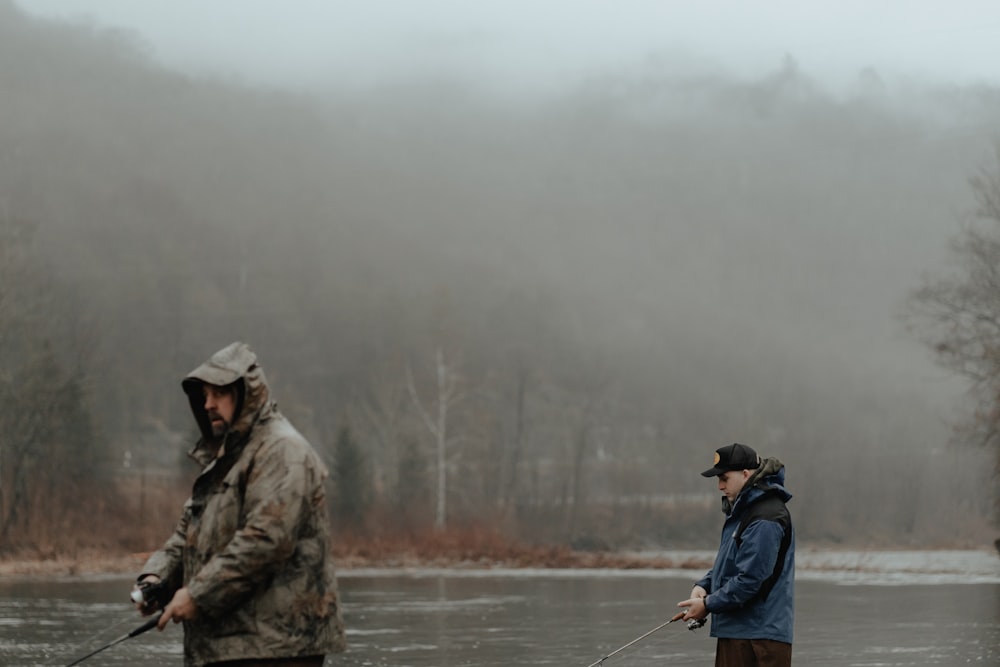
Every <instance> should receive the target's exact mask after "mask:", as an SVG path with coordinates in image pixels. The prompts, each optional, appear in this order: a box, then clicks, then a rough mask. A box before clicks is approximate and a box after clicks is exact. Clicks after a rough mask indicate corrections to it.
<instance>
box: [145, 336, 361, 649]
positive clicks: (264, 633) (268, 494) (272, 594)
mask: <svg viewBox="0 0 1000 667" xmlns="http://www.w3.org/2000/svg"><path fill="white" fill-rule="evenodd" d="M182 386H183V388H184V391H185V393H186V394H187V396H188V400H189V401H190V403H191V410H192V412H193V413H194V417H195V421H196V422H197V424H198V428H199V430H200V432H201V439H200V440H199V441H198V443H197V445H195V448H194V449H193V450H192V451H191V452H190V455H191V457H192V458H194V459H195V460H196V461H197V462H198V463H199V464H200V465H201V466H202V471H201V474H200V475H199V476H198V478H197V480H196V481H195V483H194V490H193V492H192V494H191V498H190V499H189V500H188V501H187V502H186V503H185V505H184V512H183V515H182V516H181V519H180V521H179V522H178V523H177V527H176V528H175V530H174V533H173V535H171V536H170V538H169V539H168V540H167V541H166V544H164V546H163V548H162V549H160V550H159V551H157V552H155V553H154V554H153V555H152V556H151V557H150V558H149V560H148V561H147V562H146V564H145V566H144V567H143V569H142V574H141V575H140V576H139V582H140V583H146V582H157V581H159V582H162V584H164V585H165V589H166V590H167V591H168V594H169V592H173V595H172V598H170V597H168V598H167V599H169V600H170V601H169V603H168V604H166V606H165V608H164V612H163V616H162V617H161V619H160V621H159V628H160V629H161V630H162V629H163V628H164V627H165V626H166V624H167V623H168V622H169V621H171V620H173V621H174V622H175V623H177V622H181V621H183V623H184V664H185V665H187V666H188V667H202V666H204V665H224V664H228V663H229V662H234V664H239V665H240V666H241V667H246V666H249V665H258V664H259V665H283V666H285V667H290V666H293V665H294V666H300V665H301V666H313V665H316V666H319V665H322V664H323V656H324V655H325V654H327V653H336V652H340V651H343V650H344V648H345V641H344V628H343V621H342V620H341V610H340V606H339V602H338V599H337V582H336V578H335V575H334V570H333V564H332V562H331V559H330V554H329V547H330V545H329V534H328V532H329V528H328V522H327V514H326V497H325V492H324V488H323V484H324V480H325V479H326V476H327V471H326V468H325V466H324V465H323V463H322V462H321V461H320V458H319V456H317V454H316V452H315V451H314V450H313V448H312V447H311V446H310V445H309V443H308V442H306V440H305V438H303V437H302V436H301V435H300V434H299V433H298V431H296V430H295V428H294V427H293V426H292V425H291V423H290V422H289V421H288V420H287V419H285V417H284V416H282V414H281V413H280V412H278V409H277V406H276V404H275V403H274V401H272V400H271V398H270V395H269V391H268V386H267V382H266V380H265V379H264V373H263V371H262V370H261V368H260V366H259V365H258V364H257V358H256V356H255V355H254V353H253V352H252V351H251V350H250V348H249V347H248V346H247V345H245V344H243V343H233V344H231V345H229V346H228V347H226V348H224V349H222V350H220V351H219V352H217V353H216V354H215V355H213V356H212V357H211V358H210V359H209V360H208V361H207V362H205V363H204V364H202V365H201V366H199V367H198V368H196V369H195V370H194V371H192V372H191V374H190V375H188V377H186V378H185V379H184V380H183V382H182ZM139 606H140V610H141V611H143V613H147V614H148V613H152V611H153V609H151V608H149V606H148V605H139Z"/></svg>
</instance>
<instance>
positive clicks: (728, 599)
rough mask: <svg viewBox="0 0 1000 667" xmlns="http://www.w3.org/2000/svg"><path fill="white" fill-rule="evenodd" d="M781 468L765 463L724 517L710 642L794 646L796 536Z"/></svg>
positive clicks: (710, 581)
mask: <svg viewBox="0 0 1000 667" xmlns="http://www.w3.org/2000/svg"><path fill="white" fill-rule="evenodd" d="M784 483H785V468H784V465H783V464H782V463H781V462H780V461H778V459H775V458H769V459H764V461H763V462H762V463H761V466H760V468H758V469H757V471H756V472H755V473H754V475H753V476H752V477H751V478H750V479H748V480H747V484H746V486H745V487H744V489H743V491H742V492H740V495H739V496H737V498H736V502H734V503H733V504H732V507H731V508H729V511H728V512H727V513H726V522H725V524H723V526H722V543H721V545H720V546H719V554H718V556H716V558H715V565H714V566H713V567H712V569H711V571H709V572H708V574H706V575H705V576H704V577H703V578H702V579H701V581H699V582H698V583H697V585H698V586H701V587H702V588H704V589H705V590H706V591H708V598H706V606H707V608H708V611H709V613H711V615H712V631H711V635H712V636H713V637H719V638H726V639H773V640H775V641H779V642H786V643H788V644H791V643H792V625H793V621H794V615H795V609H794V587H795V531H794V529H793V527H792V519H791V515H789V513H788V509H787V508H786V507H785V503H787V502H788V501H789V500H790V499H791V497H792V494H790V493H789V492H788V491H787V490H786V489H785V487H784Z"/></svg>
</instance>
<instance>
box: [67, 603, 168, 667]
mask: <svg viewBox="0 0 1000 667" xmlns="http://www.w3.org/2000/svg"><path fill="white" fill-rule="evenodd" d="M160 616H163V612H162V611H161V612H160V613H159V614H157V615H156V616H154V617H152V618H151V619H149V620H148V621H146V622H145V623H143V624H142V625H140V626H139V627H138V628H136V629H135V630H133V631H132V632H130V633H128V634H126V635H122V636H121V637H119V638H118V639H116V640H114V641H113V642H109V643H107V644H105V645H104V646H102V647H101V648H99V649H97V650H96V651H94V652H93V653H88V654H87V655H85V656H83V657H82V658H80V659H78V660H74V661H73V662H71V663H69V664H68V665H66V667H73V665H79V664H80V663H81V662H83V661H84V660H86V659H87V658H93V657H94V656H95V655H97V654H98V653H100V652H101V651H103V650H104V649H108V648H111V647H112V646H114V645H115V644H121V643H122V642H123V641H125V640H126V639H132V637H138V636H139V635H141V634H142V633H144V632H146V631H147V630H152V629H153V628H155V627H156V624H157V623H158V622H159V621H160Z"/></svg>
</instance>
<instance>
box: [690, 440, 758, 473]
mask: <svg viewBox="0 0 1000 667" xmlns="http://www.w3.org/2000/svg"><path fill="white" fill-rule="evenodd" d="M759 465H760V457H759V456H757V452H755V451H754V450H753V447H747V446H746V445H741V444H740V443H738V442H734V443H733V444H731V445H726V446H725V447H719V448H718V449H716V450H715V465H714V466H713V467H711V468H709V469H708V470H706V471H705V472H703V473H701V475H702V477H715V476H717V475H721V474H722V473H724V472H729V471H730V470H756V469H757V467H758V466H759Z"/></svg>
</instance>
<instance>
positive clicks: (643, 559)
mask: <svg viewBox="0 0 1000 667" xmlns="http://www.w3.org/2000/svg"><path fill="white" fill-rule="evenodd" d="M714 555H715V552H714V551H709V550H672V551H668V550H663V551H657V552H621V553H616V552H574V551H568V550H564V549H558V550H540V551H539V550H530V549H529V550H525V551H524V552H523V553H517V554H511V553H510V552H506V553H504V554H498V555H495V556H492V555H489V554H483V553H477V554H475V556H473V557H468V555H467V554H455V553H438V554H433V555H430V554H427V553H422V554H420V555H417V554H415V553H412V552H406V551H404V552H399V553H380V554H379V556H378V557H372V556H370V555H358V554H357V553H343V554H334V565H335V566H336V569H337V571H338V572H344V573H345V574H346V573H350V572H352V571H362V570H369V571H372V570H375V571H377V570H437V571H443V570H451V571H490V570H618V571H621V570H652V571H656V570H685V571H687V570H690V571H698V570H707V569H709V568H711V566H712V560H713V559H714ZM148 556H149V554H148V553H127V554H117V555H107V554H105V553H99V552H85V553H81V554H77V555H75V556H68V555H59V556H49V557H28V556H26V555H23V554H22V555H9V556H5V557H0V579H11V578H18V579H22V578H35V577H77V576H88V577H90V576H125V575H134V574H137V573H138V572H139V569H140V568H141V567H142V565H143V563H144V562H145V561H146V559H147V558H148ZM796 556H797V563H796V565H797V566H798V569H799V570H800V571H801V572H844V573H855V574H861V573H867V574H874V573H880V572H881V573H892V572H904V573H911V574H912V573H915V572H918V571H926V572H929V573H958V572H960V571H962V570H963V569H966V568H967V567H968V565H969V563H968V562H966V561H968V560H969V559H970V558H971V559H974V560H975V561H976V562H977V563H979V565H978V567H977V568H976V569H978V570H979V572H978V573H979V574H987V575H991V576H992V575H996V576H1000V556H998V555H997V553H996V552H995V550H993V549H992V548H989V547H988V546H985V545H984V546H982V547H980V548H957V549H956V548H925V549H914V548H894V547H880V548H864V547H859V548H843V547H817V546H808V545H803V546H800V547H799V549H798V551H797V554H796ZM916 557H919V559H920V562H919V564H918V563H917V562H915V561H914V560H913V558H916ZM986 570H989V571H986ZM966 571H967V570H966ZM970 574H973V573H970Z"/></svg>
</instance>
